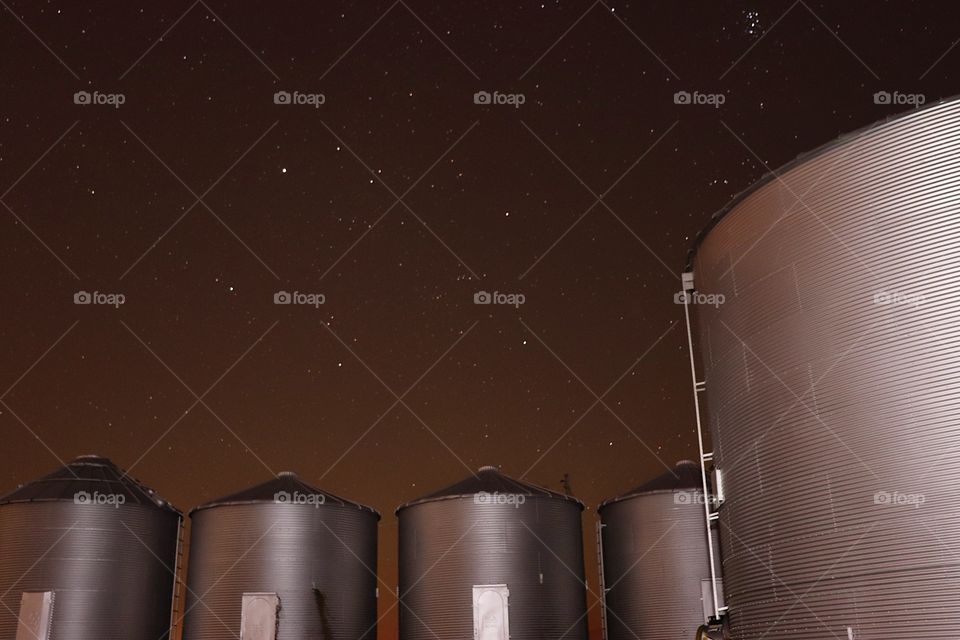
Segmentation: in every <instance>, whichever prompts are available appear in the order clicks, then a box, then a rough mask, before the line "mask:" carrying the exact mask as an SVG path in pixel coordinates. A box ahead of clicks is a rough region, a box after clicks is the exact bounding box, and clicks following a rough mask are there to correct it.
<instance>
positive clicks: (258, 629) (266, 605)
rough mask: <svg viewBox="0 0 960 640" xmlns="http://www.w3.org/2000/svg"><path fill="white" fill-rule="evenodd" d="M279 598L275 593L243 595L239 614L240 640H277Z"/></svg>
mask: <svg viewBox="0 0 960 640" xmlns="http://www.w3.org/2000/svg"><path fill="white" fill-rule="evenodd" d="M279 610H280V597H279V596H277V594H275V593H245V594H243V607H242V610H241V612H240V640H277V612H278V611H279Z"/></svg>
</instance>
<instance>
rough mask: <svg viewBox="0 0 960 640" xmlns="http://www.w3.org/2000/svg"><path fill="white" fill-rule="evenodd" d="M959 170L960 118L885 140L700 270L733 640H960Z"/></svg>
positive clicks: (730, 241)
mask: <svg viewBox="0 0 960 640" xmlns="http://www.w3.org/2000/svg"><path fill="white" fill-rule="evenodd" d="M958 157H960V101H957V100H951V101H948V102H943V103H940V104H937V105H933V106H930V107H927V108H924V109H921V110H918V111H914V112H911V113H909V114H906V115H904V116H901V117H898V118H896V119H893V120H890V121H888V122H885V123H881V124H879V125H875V126H873V127H870V128H868V129H866V130H863V131H860V132H858V133H856V134H853V135H850V136H847V137H845V138H842V139H841V140H839V141H838V142H836V143H833V144H831V145H828V146H826V147H824V148H822V149H820V150H818V151H817V152H814V153H813V154H810V155H808V156H806V157H802V158H800V159H799V160H798V161H797V162H795V163H794V164H792V165H790V166H788V167H787V168H785V169H784V170H782V171H779V172H777V174H776V175H774V176H771V177H769V178H768V179H766V180H764V181H762V182H761V183H760V184H758V185H756V186H755V187H754V188H752V189H751V190H750V191H749V192H748V193H746V194H745V195H742V196H740V197H738V198H737V199H736V200H735V201H734V203H733V204H732V205H730V206H729V207H728V208H727V209H725V210H724V211H722V212H721V213H720V214H718V215H717V216H716V217H715V221H714V223H713V225H712V227H711V228H710V229H709V230H708V231H707V232H705V233H704V234H702V236H701V238H700V240H699V242H698V247H697V249H696V250H695V252H694V254H693V255H692V257H691V265H690V266H689V267H688V268H689V269H692V270H693V272H694V276H695V285H696V289H697V291H698V293H699V294H701V295H700V296H699V298H697V299H694V300H693V302H695V303H699V304H695V306H696V316H697V319H698V332H699V340H698V343H699V345H698V346H699V351H700V356H701V360H702V365H703V373H704V379H705V382H706V399H707V409H706V414H705V416H706V417H707V418H708V419H709V426H710V428H711V429H712V434H713V442H714V447H715V452H714V456H715V462H716V466H717V468H718V469H719V470H720V471H721V473H722V476H723V484H724V487H725V494H726V502H725V504H724V505H723V506H722V507H721V508H720V523H721V532H722V536H723V551H724V553H723V556H724V561H723V562H724V564H723V571H724V582H725V588H726V598H727V604H728V605H729V619H730V628H731V631H732V634H733V637H734V638H738V639H746V638H756V639H759V638H761V637H763V638H767V639H770V640H772V639H774V638H787V637H789V638H792V639H797V638H799V639H802V638H808V639H823V640H829V639H832V638H842V639H843V640H849V639H852V640H859V639H867V638H869V639H883V640H887V639H903V640H916V639H918V638H924V639H928V638H951V637H953V636H955V635H956V629H957V627H958V625H960V589H958V586H960V527H958V526H957V523H958V522H960V447H958V442H960V395H958V394H957V387H958V386H960V348H958V345H960V292H958V281H960V160H958ZM711 294H712V295H713V298H710V297H709V296H710V295H711ZM719 296H723V299H721V298H720V297H719Z"/></svg>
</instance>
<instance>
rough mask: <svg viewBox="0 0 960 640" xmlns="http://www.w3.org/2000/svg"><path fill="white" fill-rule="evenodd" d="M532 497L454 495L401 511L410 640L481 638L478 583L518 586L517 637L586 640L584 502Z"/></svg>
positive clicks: (403, 630) (513, 621) (405, 639)
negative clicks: (476, 614) (477, 632)
mask: <svg viewBox="0 0 960 640" xmlns="http://www.w3.org/2000/svg"><path fill="white" fill-rule="evenodd" d="M511 495H512V494H511ZM514 497H518V496H514ZM523 498H524V499H523V501H522V503H521V502H520V501H519V500H515V501H513V502H509V501H507V500H506V499H504V501H502V502H497V501H496V499H487V498H480V499H478V500H475V499H474V497H472V496H471V497H459V498H446V499H441V500H432V501H427V502H421V503H419V504H413V505H412V506H407V507H405V508H403V509H401V510H400V511H399V514H398V515H399V525H400V598H401V605H400V610H399V611H400V638H401V639H402V640H437V639H438V638H439V639H440V640H464V639H469V638H472V637H473V631H474V629H473V606H472V594H473V587H474V586H475V585H492V584H497V585H506V587H507V588H508V589H509V591H510V638H511V640H542V639H544V638H550V639H551V640H560V639H571V640H586V638H587V617H586V588H585V583H584V572H583V535H582V531H581V526H580V525H581V523H580V512H581V505H580V504H579V503H578V502H575V501H573V500H570V499H567V498H566V497H565V496H558V497H552V496H551V497H546V496H523Z"/></svg>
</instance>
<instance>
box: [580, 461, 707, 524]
mask: <svg viewBox="0 0 960 640" xmlns="http://www.w3.org/2000/svg"><path fill="white" fill-rule="evenodd" d="M695 489H700V490H702V489H703V478H702V476H701V473H700V465H698V464H697V463H696V462H694V461H693V460H680V461H679V462H677V463H676V464H675V465H674V466H673V469H671V470H670V471H667V472H666V473H663V474H661V475H659V476H657V477H656V478H654V479H653V480H650V481H648V482H644V483H643V484H641V485H640V486H638V487H634V488H633V489H631V490H630V491H627V492H626V493H624V494H621V495H619V496H615V497H613V498H607V499H606V500H604V501H603V502H601V503H600V506H599V507H597V510H598V511H599V510H600V509H603V508H604V507H605V506H607V505H608V504H613V503H614V502H619V501H620V500H626V499H627V498H633V497H634V496H639V495H643V494H645V493H654V492H657V491H690V490H695Z"/></svg>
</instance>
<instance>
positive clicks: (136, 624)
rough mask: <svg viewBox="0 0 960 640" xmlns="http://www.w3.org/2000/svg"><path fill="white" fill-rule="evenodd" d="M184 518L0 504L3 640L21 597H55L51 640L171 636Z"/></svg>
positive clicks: (12, 627) (135, 510)
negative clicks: (48, 594) (35, 594)
mask: <svg viewBox="0 0 960 640" xmlns="http://www.w3.org/2000/svg"><path fill="white" fill-rule="evenodd" d="M178 527H179V517H178V516H176V515H175V514H172V513H170V512H168V511H164V510H159V509H155V508H153V507H143V506H139V505H125V506H121V507H119V508H115V507H112V506H107V505H89V504H73V503H72V502H69V503H68V502H38V503H18V504H7V505H3V506H0V549H2V550H3V554H2V557H0V593H2V594H4V595H3V597H2V602H3V604H4V605H5V606H0V638H14V637H15V635H16V629H17V616H16V613H15V612H16V611H17V610H18V609H19V606H20V596H21V593H22V592H24V591H47V590H51V591H54V592H55V593H56V605H55V608H54V615H53V624H52V629H51V636H50V637H51V640H158V639H162V638H166V637H167V632H168V629H169V625H170V609H171V606H172V593H173V571H172V570H173V566H174V563H175V557H176V550H177V535H178Z"/></svg>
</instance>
